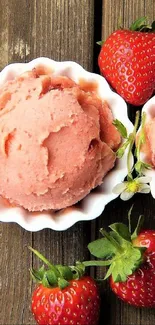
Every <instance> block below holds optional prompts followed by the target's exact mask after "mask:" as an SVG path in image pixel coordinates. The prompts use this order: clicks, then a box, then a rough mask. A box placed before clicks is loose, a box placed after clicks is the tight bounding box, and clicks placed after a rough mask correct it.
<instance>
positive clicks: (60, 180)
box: [0, 69, 121, 211]
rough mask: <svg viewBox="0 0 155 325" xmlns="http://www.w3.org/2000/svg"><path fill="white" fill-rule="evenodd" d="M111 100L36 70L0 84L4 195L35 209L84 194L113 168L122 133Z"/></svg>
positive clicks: (0, 171) (60, 205) (62, 203)
mask: <svg viewBox="0 0 155 325" xmlns="http://www.w3.org/2000/svg"><path fill="white" fill-rule="evenodd" d="M103 91H104V89H103ZM112 122H113V116H112V113H111V111H110V109H109V107H108V105H107V104H106V103H103V102H102V101H101V99H100V98H98V96H97V94H96V93H95V92H93V91H85V90H83V89H82V88H81V87H80V85H77V84H76V83H75V82H73V81H72V80H70V79H69V78H67V77H62V76H60V77H53V76H52V75H38V73H37V71H36V70H35V69H34V70H33V71H31V72H27V73H24V74H23V75H21V76H19V77H18V78H16V79H14V80H13V81H9V82H7V83H6V84H5V85H4V86H3V87H2V88H1V89H0V195H1V196H2V197H4V198H7V199H8V200H9V201H10V202H11V203H14V204H16V205H19V206H22V207H24V208H25V209H28V210H30V211H42V210H48V209H54V210H55V209H56V210H58V209H62V208H65V207H67V206H71V205H73V204H75V203H76V202H78V201H79V200H81V199H82V198H84V197H85V196H86V195H87V194H88V193H89V192H90V191H91V190H92V189H93V188H95V187H96V186H98V185H99V184H101V183H102V181H103V178H104V176H105V175H106V174H107V172H108V171H109V170H110V169H111V168H113V166H114V163H115V159H116V155H115V150H116V149H117V148H118V146H119V144H120V141H121V139H120V135H119V133H118V131H117V130H116V128H115V127H114V126H113V124H112Z"/></svg>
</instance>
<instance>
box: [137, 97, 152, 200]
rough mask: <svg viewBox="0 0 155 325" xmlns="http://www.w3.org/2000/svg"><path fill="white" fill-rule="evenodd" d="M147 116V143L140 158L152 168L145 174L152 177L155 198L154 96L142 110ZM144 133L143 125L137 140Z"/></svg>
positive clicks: (142, 146) (145, 142)
mask: <svg viewBox="0 0 155 325" xmlns="http://www.w3.org/2000/svg"><path fill="white" fill-rule="evenodd" d="M143 113H144V114H145V122H144V127H143V132H144V137H145V141H144V143H143V144H142V145H141V148H140V158H141V160H142V161H143V162H144V163H147V164H149V165H150V166H152V168H150V169H145V170H144V174H145V175H146V176H149V177H150V189H151V194H152V196H153V198H155V132H154V130H155V96H153V97H152V98H151V99H150V100H149V101H148V102H147V103H146V104H145V105H144V106H143V108H142V113H141V115H142V116H144V114H143ZM141 131H142V125H140V128H139V130H138V132H137V139H138V137H139V134H140V132H141Z"/></svg>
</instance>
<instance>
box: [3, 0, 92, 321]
mask: <svg viewBox="0 0 155 325" xmlns="http://www.w3.org/2000/svg"><path fill="white" fill-rule="evenodd" d="M0 8H1V10H0V69H2V68H3V67H4V66H5V65H6V64H8V63H12V62H26V61H29V60H31V59H33V58H35V57H38V56H48V57H51V58H53V59H55V60H74V61H77V62H78V63H80V64H82V65H83V66H84V67H85V68H86V69H89V70H92V65H93V22H94V14H93V12H94V1H93V0H83V1H82V5H81V1H74V0H65V1H64V0H57V1H56V0H6V1H5V4H4V1H3V0H0ZM90 236H91V231H90V223H78V224H77V225H75V226H73V227H72V228H71V229H69V230H68V231H66V232H54V231H51V230H49V229H48V230H47V229H46V230H43V231H40V232H37V233H33V234H31V233H29V232H26V231H24V230H22V229H21V228H20V227H19V226H17V225H12V224H10V225H8V224H1V225H0V277H1V278H0V290H1V292H0V324H1V325H21V324H23V325H28V324H31V325H32V324H34V320H33V319H32V316H31V313H30V309H29V305H30V298H31V292H32V287H33V286H32V282H31V281H30V276H29V270H28V269H29V267H31V265H37V264H38V262H37V261H36V259H35V258H34V257H32V256H31V253H30V252H29V251H28V249H27V246H28V245H32V246H33V247H34V248H36V249H38V250H40V251H41V252H42V253H44V254H45V255H46V257H47V258H51V259H53V262H55V263H66V264H67V263H69V264H72V263H74V261H76V260H78V259H81V260H83V259H88V250H87V248H86V247H87V244H88V242H89V241H90ZM8 292H9V294H8Z"/></svg>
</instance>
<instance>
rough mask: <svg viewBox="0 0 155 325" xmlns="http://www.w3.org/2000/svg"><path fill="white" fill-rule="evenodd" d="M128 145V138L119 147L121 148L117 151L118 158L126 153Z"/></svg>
mask: <svg viewBox="0 0 155 325" xmlns="http://www.w3.org/2000/svg"><path fill="white" fill-rule="evenodd" d="M128 145H129V141H128V140H127V141H125V142H124V143H123V144H122V145H121V146H120V147H119V149H118V150H117V151H116V156H117V158H122V157H123V155H124V153H125V150H126V148H127V146H128Z"/></svg>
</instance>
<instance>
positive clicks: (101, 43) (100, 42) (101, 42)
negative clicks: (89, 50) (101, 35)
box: [96, 41, 105, 46]
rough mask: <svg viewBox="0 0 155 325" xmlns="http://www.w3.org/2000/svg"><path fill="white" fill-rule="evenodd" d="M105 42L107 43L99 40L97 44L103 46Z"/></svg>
mask: <svg viewBox="0 0 155 325" xmlns="http://www.w3.org/2000/svg"><path fill="white" fill-rule="evenodd" d="M104 43H105V41H98V42H96V44H97V45H100V46H102V45H103V44H104Z"/></svg>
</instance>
